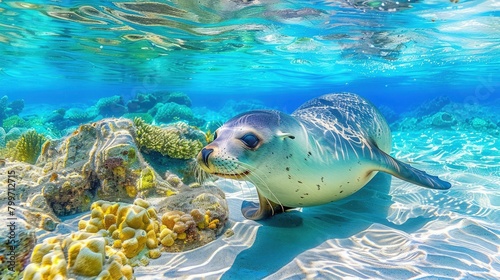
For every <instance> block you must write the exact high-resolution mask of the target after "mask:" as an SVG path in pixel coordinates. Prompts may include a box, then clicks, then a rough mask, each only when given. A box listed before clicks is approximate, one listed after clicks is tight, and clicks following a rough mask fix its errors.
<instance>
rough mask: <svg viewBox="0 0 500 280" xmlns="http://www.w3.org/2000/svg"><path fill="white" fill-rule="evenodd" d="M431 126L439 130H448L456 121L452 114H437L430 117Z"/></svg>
mask: <svg viewBox="0 0 500 280" xmlns="http://www.w3.org/2000/svg"><path fill="white" fill-rule="evenodd" d="M431 119H432V125H433V126H436V127H441V128H449V127H451V126H453V125H455V124H457V120H456V119H455V117H454V116H453V115H452V114H449V113H446V112H438V113H436V114H434V115H433V116H432V117H431Z"/></svg>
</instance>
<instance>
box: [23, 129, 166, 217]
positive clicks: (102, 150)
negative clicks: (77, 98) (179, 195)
mask: <svg viewBox="0 0 500 280" xmlns="http://www.w3.org/2000/svg"><path fill="white" fill-rule="evenodd" d="M134 135H135V132H134V126H133V124H132V122H131V121H130V120H127V119H106V120H102V121H100V122H96V123H93V124H85V125H82V126H80V127H79V129H78V130H76V131H75V132H73V134H71V135H70V136H68V137H67V138H64V139H62V140H55V141H49V142H47V143H46V144H45V145H44V147H43V149H42V154H41V156H40V160H39V162H38V165H39V166H42V167H43V171H44V175H43V176H42V178H41V179H40V186H41V187H42V195H43V196H44V197H45V199H46V201H47V204H48V205H49V206H50V208H51V209H52V210H53V211H54V213H55V214H56V215H58V216H61V215H70V214H75V213H79V212H83V211H85V210H86V209H88V207H89V206H90V204H91V203H92V202H93V201H95V200H99V199H112V200H114V201H130V200H132V199H134V198H135V197H136V196H137V195H147V194H148V193H155V192H165V191H167V190H169V191H170V192H173V193H175V192H176V190H174V189H172V188H171V187H170V186H169V185H168V183H166V182H165V181H164V180H163V179H162V178H161V176H159V175H158V174H155V171H154V170H153V169H152V168H151V167H149V164H148V163H147V162H145V161H144V159H143V157H142V155H141V154H140V152H139V149H138V148H137V146H136V142H135V139H134ZM144 170H148V171H149V172H152V173H153V174H154V176H153V179H154V182H152V183H150V187H148V188H144V187H143V182H144V176H143V174H145V173H146V171H144ZM153 186H154V188H153ZM33 206H34V207H40V205H33Z"/></svg>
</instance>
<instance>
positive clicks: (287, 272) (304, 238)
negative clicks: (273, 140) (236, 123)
mask: <svg viewBox="0 0 500 280" xmlns="http://www.w3.org/2000/svg"><path fill="white" fill-rule="evenodd" d="M499 74H500V2H499V1H497V0H479V1H456V3H454V1H451V2H450V1H437V0H429V1H426V0H422V1H415V0H408V1H401V2H398V1H393V0H391V1H375V0H373V1H370V0H368V1H354V0H338V1H305V0H304V1H299V0H288V1H279V0H245V1H244V0H169V1H70V0H61V1H29V2H22V1H0V84H1V87H0V97H1V96H7V97H6V99H2V101H1V102H0V103H1V106H0V107H1V108H2V110H3V111H4V112H2V113H1V114H0V119H1V120H2V121H3V123H2V128H3V131H4V132H2V133H0V135H1V140H2V141H0V142H1V145H0V146H1V147H0V148H4V147H5V146H6V145H7V143H6V142H7V140H8V139H9V137H11V138H10V139H13V138H12V137H14V136H12V135H13V134H14V132H12V133H10V134H9V132H10V131H11V130H12V129H13V128H14V129H15V133H18V134H19V135H20V133H21V132H26V131H28V130H30V129H35V130H36V131H37V132H39V133H41V134H44V135H45V136H46V137H47V138H49V139H60V138H64V137H66V136H67V135H71V133H72V132H73V131H74V130H75V129H77V128H78V127H79V125H81V124H83V123H91V122H94V121H98V120H100V119H103V118H106V117H122V116H124V115H125V114H127V113H146V112H148V110H149V109H151V108H152V107H153V105H154V104H153V105H151V106H150V107H148V108H147V109H137V108H135V107H131V105H130V104H132V103H133V102H134V101H135V100H137V99H138V96H139V95H141V94H143V95H149V96H152V98H155V99H154V100H156V101H154V102H156V103H160V102H167V101H165V100H166V98H167V97H168V96H170V94H171V93H179V94H180V95H181V96H182V98H184V99H183V100H186V98H187V99H189V102H188V103H189V104H188V103H183V104H184V105H186V106H184V107H179V108H182V109H179V112H178V115H175V113H173V114H174V116H173V117H172V118H171V119H168V120H166V119H161V118H160V116H159V114H157V111H153V112H152V111H149V113H150V115H151V117H152V118H154V120H153V123H154V124H157V125H160V124H166V123H168V122H170V121H174V120H183V121H186V122H188V123H190V124H191V125H193V126H196V127H197V128H200V129H201V130H203V131H205V132H206V131H211V132H213V131H214V130H215V129H216V128H217V127H218V126H219V125H220V124H222V123H223V122H225V121H226V120H227V119H229V118H230V117H231V116H233V115H235V114H237V113H241V112H244V111H247V110H251V109H255V108H274V109H278V110H282V111H285V112H287V113H291V112H293V110H295V109H296V108H297V107H298V106H299V105H300V104H302V103H303V102H305V101H306V100H308V99H311V98H314V97H317V96H319V95H322V94H326V93H332V92H345V91H347V92H353V93H357V94H359V95H361V96H363V97H365V98H367V99H369V100H370V101H371V102H373V103H374V104H375V105H376V106H377V107H379V109H380V110H381V112H382V114H384V115H385V117H386V118H387V120H388V122H389V125H390V127H391V129H392V131H393V132H392V137H393V152H392V155H393V156H395V157H396V158H398V159H400V160H402V161H404V162H408V163H411V164H412V165H414V166H415V167H417V168H419V169H423V170H426V171H428V172H429V173H431V174H434V175H438V176H439V177H440V178H442V179H444V180H447V181H450V182H451V183H452V185H453V186H452V188H451V189H450V190H449V191H445V192H439V191H434V190H428V189H423V188H419V187H416V186H414V185H411V184H409V183H406V182H403V181H400V180H398V179H392V181H391V180H389V179H388V178H386V177H383V176H377V177H376V178H375V180H374V181H373V182H371V183H369V184H368V185H367V186H366V187H365V188H364V189H363V190H362V191H360V192H358V193H356V194H355V195H353V196H351V197H349V198H347V199H346V200H342V201H339V202H338V203H333V204H329V205H324V206H318V207H312V208H304V209H300V210H297V211H293V212H291V213H285V214H282V215H278V216H276V217H275V218H273V219H271V220H270V221H264V222H254V221H249V220H245V219H244V218H243V216H241V214H240V205H241V201H242V200H243V199H256V194H255V191H254V189H255V188H254V187H253V186H252V185H251V184H250V183H248V184H243V185H238V184H237V183H236V182H235V181H229V180H219V181H217V182H216V184H217V185H218V186H219V187H220V188H221V189H223V190H224V191H225V192H226V195H227V198H228V202H229V207H230V216H229V222H228V225H227V228H230V229H232V230H233V231H234V235H233V236H232V237H223V236H221V237H219V238H218V239H217V240H215V241H214V242H212V243H210V244H208V245H205V246H204V247H201V248H198V249H196V250H194V251H189V252H185V253H179V254H163V255H162V257H161V258H159V259H156V260H153V261H151V263H150V265H149V266H139V267H136V268H135V271H136V274H135V275H136V277H137V278H138V279H141V278H143V279H169V278H185V279H196V278H202V277H205V278H207V279H217V278H221V277H222V278H226V279H235V278H240V279H260V278H264V277H268V278H269V279H306V278H307V279H340V278H349V277H351V278H353V279H410V278H411V279H499V278H500V253H499V252H500V214H499V210H500V188H499V187H500V145H499V143H498V137H499V136H500V132H499V131H500V113H499V112H500V96H499V93H500V79H499V77H498V76H499ZM112 96H116V97H117V98H118V99H115V100H117V101H115V103H113V104H112V106H111V107H102V106H101V107H99V106H100V105H99V104H100V103H99V100H103V98H107V97H112ZM21 99H22V100H23V102H21V103H23V106H19V103H15V102H17V101H16V100H21ZM154 102H153V103H154ZM101 103H102V101H101ZM181 103H182V102H181ZM16 104H18V105H16ZM176 104H177V105H175V106H180V103H176ZM16 106H17V107H16ZM113 106H114V107H113ZM16 108H17V109H16ZM102 108H103V109H102ZM132 108H135V109H132ZM58 110H59V111H58ZM61 110H62V111H61ZM70 112H71V113H70ZM58 114H59V115H58ZM78 114H80V115H81V116H78ZM19 118H21V119H22V120H21V121H19ZM7 119H9V121H5V120H7ZM13 120H16V121H13ZM9 135H10V136H9ZM16 135H17V134H16ZM19 135H18V136H17V137H19ZM14 138H15V137H14ZM2 155H3V152H2ZM168 163H169V164H172V162H168ZM9 164H12V163H9V162H8V159H7V166H11V165H9ZM173 164H178V162H175V161H174V163H173ZM158 168H159V170H161V173H164V172H165V170H169V167H167V166H163V167H158ZM182 168H186V167H185V165H181V164H179V165H178V166H176V167H175V168H173V167H172V170H173V169H175V172H178V171H179V170H181V169H182ZM3 171H4V170H3ZM3 171H2V172H3ZM5 172H7V171H5ZM3 175H5V174H3ZM4 181H5V180H4ZM35 181H36V180H34V181H33V182H35ZM4 183H5V182H3V183H2V184H4ZM30 184H31V183H30ZM33 184H35V183H33ZM4 185H6V184H4ZM35 185H36V184H35ZM5 188H7V187H5ZM2 191H3V189H2ZM6 196H7V194H6V193H5V191H3V192H0V197H2V199H4V198H6ZM5 201H7V200H5ZM367 201H368V203H367ZM0 205H2V207H3V206H5V203H3V202H2V204H0ZM76 215H77V216H76V218H75V216H71V217H69V218H68V217H62V218H63V222H62V223H61V224H60V225H59V228H58V229H57V230H56V231H55V232H44V231H43V230H38V231H37V235H38V237H39V240H38V242H42V241H43V240H44V239H45V238H47V237H51V236H57V235H58V234H66V233H67V232H69V231H72V230H73V231H74V230H77V229H78V220H79V219H81V218H82V217H88V213H76ZM78 215H80V216H78ZM85 215H87V216H85ZM221 260H224V261H221Z"/></svg>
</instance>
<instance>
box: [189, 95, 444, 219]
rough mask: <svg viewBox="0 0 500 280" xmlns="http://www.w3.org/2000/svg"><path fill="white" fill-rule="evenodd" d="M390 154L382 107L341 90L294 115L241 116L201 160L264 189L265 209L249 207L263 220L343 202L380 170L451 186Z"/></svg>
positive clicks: (249, 211) (262, 112) (422, 182)
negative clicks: (379, 108)
mask: <svg viewBox="0 0 500 280" xmlns="http://www.w3.org/2000/svg"><path fill="white" fill-rule="evenodd" d="M390 149H391V132H390V129H389V126H388V125H387V123H386V121H385V119H384V117H383V116H382V115H381V114H380V113H379V112H378V110H377V109H376V108H375V107H374V106H373V105H372V104H370V103H369V102H368V101H366V100H365V99H363V98H361V97H360V96H358V95H355V94H352V93H339V94H327V95H323V96H321V97H318V98H315V99H312V100H310V101H308V102H306V103H305V104H303V105H302V106H300V107H299V108H298V109H297V110H296V111H295V112H293V113H292V114H291V115H287V114H285V113H282V112H279V111H274V110H258V111H251V112H248V113H244V114H240V115H238V116H236V117H234V118H232V119H231V120H229V121H228V122H227V123H225V124H224V125H223V126H222V127H221V128H219V129H218V130H217V131H216V138H215V140H214V141H213V142H212V143H210V144H208V145H207V146H206V147H205V148H203V149H202V151H201V152H200V153H199V155H198V162H199V164H200V166H201V167H202V168H203V169H204V170H205V171H206V172H208V173H210V174H213V175H216V176H220V177H224V178H231V179H238V180H247V181H251V182H252V183H253V184H254V185H255V186H256V188H257V192H258V194H259V204H256V203H251V202H245V203H244V204H243V207H242V212H243V214H244V215H245V217H247V218H249V219H255V220H257V219H263V218H266V217H269V216H271V215H274V214H275V213H278V212H282V211H284V210H285V209H287V208H293V207H304V206H314V205H320V204H325V203H329V202H332V201H336V200H339V199H342V198H344V197H347V196H349V195H351V194H353V193H355V192H356V191H358V190H359V189H360V188H362V187H363V186H364V185H365V184H366V183H368V182H369V181H370V179H372V178H373V176H375V174H376V173H377V172H378V171H383V172H387V173H389V174H392V175H394V176H396V177H398V178H401V179H403V180H406V181H409V182H412V183H414V184H417V185H420V186H424V187H428V188H434V189H448V188H449V187H450V186H451V185H450V184H449V183H448V182H445V181H442V180H440V179H439V178H438V177H435V176H431V175H429V174H427V173H425V172H424V171H421V170H418V169H415V168H413V167H411V166H409V165H408V164H405V163H402V162H400V161H398V160H396V159H394V158H392V157H391V156H389V155H388V153H390Z"/></svg>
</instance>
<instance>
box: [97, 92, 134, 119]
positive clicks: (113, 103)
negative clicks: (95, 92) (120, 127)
mask: <svg viewBox="0 0 500 280" xmlns="http://www.w3.org/2000/svg"><path fill="white" fill-rule="evenodd" d="M96 108H97V110H98V112H99V114H101V115H102V116H104V117H119V116H121V115H123V114H125V113H126V112H127V107H125V104H124V102H123V98H122V97H121V96H119V95H114V96H111V97H104V98H101V99H99V100H98V101H97V103H96Z"/></svg>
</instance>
